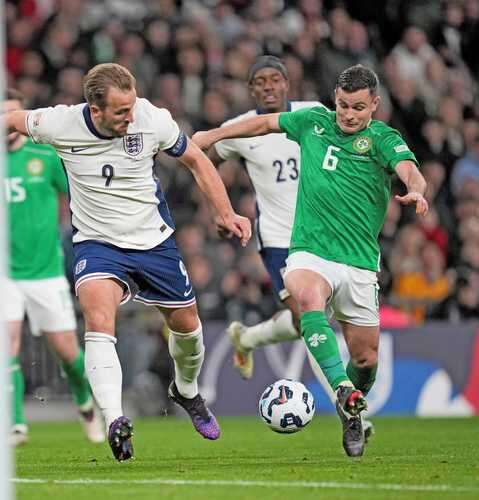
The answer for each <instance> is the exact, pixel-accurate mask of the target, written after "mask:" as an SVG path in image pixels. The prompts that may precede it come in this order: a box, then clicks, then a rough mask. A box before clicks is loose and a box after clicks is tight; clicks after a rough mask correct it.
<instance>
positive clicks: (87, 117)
mask: <svg viewBox="0 0 479 500" xmlns="http://www.w3.org/2000/svg"><path fill="white" fill-rule="evenodd" d="M83 118H84V119H85V123H86V126H87V127H88V130H89V131H90V132H91V133H92V134H93V135H94V136H95V137H98V139H107V140H110V141H111V140H112V139H114V137H108V136H107V135H103V134H100V132H98V130H97V129H96V128H95V125H94V124H93V120H92V119H91V114H90V107H89V106H88V104H85V106H83Z"/></svg>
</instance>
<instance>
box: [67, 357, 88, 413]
mask: <svg viewBox="0 0 479 500" xmlns="http://www.w3.org/2000/svg"><path fill="white" fill-rule="evenodd" d="M61 367H62V369H63V371H64V372H65V374H66V376H67V379H68V385H69V386H70V390H71V392H72V394H73V399H74V400H75V403H76V404H77V406H79V407H82V406H83V405H84V404H85V403H88V401H90V399H91V390H90V385H89V384H88V380H87V378H86V375H85V358H84V355H83V351H82V350H80V353H79V354H78V356H77V357H76V358H75V360H74V361H73V362H72V363H70V364H68V363H65V362H64V361H62V362H61Z"/></svg>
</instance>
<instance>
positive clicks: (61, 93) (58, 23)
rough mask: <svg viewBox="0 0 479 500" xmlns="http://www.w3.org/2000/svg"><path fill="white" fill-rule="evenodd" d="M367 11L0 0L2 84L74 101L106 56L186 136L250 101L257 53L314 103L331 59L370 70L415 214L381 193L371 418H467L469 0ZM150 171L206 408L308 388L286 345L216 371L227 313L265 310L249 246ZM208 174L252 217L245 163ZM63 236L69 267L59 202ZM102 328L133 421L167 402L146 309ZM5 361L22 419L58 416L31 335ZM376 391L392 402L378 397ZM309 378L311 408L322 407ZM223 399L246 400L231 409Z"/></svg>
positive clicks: (471, 150) (53, 378)
mask: <svg viewBox="0 0 479 500" xmlns="http://www.w3.org/2000/svg"><path fill="white" fill-rule="evenodd" d="M381 5H382V7H381V8H378V7H377V2H374V1H372V0H370V1H365V0H363V1H362V2H355V1H354V0H349V1H346V0H345V1H342V2H339V1H332V0H331V1H324V2H321V1H319V0H303V1H298V2H293V1H289V2H288V1H280V0H257V1H248V0H236V1H230V2H221V1H215V0H210V1H207V0H204V1H183V2H181V1H174V0H156V1H154V0H135V1H133V2H132V1H128V0H104V1H101V2H98V1H87V0H57V1H54V0H21V1H16V2H13V1H9V0H7V2H6V21H7V54H6V59H7V69H8V85H9V86H12V87H16V88H18V89H20V90H21V91H22V92H23V93H24V94H25V95H26V96H27V99H28V102H29V106H31V107H39V106H47V105H52V104H57V103H66V104H76V103H79V102H82V101H83V97H82V87H81V79H82V75H83V74H84V73H85V72H86V71H87V69H88V68H89V67H91V66H92V65H94V64H96V63H101V62H109V61H115V62H118V63H120V64H123V65H125V66H127V67H128V68H130V69H131V70H132V72H133V73H134V74H135V76H136V77H137V81H138V91H139V94H140V95H141V96H145V97H148V98H149V99H151V100H152V102H154V103H155V104H156V105H158V106H165V107H167V108H168V109H169V110H170V111H171V112H172V114H173V116H174V118H175V119H176V120H177V121H178V122H179V123H180V126H181V127H182V128H183V129H184V130H185V131H186V132H187V133H188V134H189V135H191V134H192V133H193V132H194V131H196V130H200V129H208V128H211V127H215V126H218V125H219V124H221V123H222V122H223V121H224V120H226V119H228V118H230V117H232V116H234V115H236V114H238V113H241V112H244V111H245V110H247V109H250V108H251V107H252V106H253V103H252V101H251V99H250V97H249V95H248V89H247V87H246V84H245V79H246V74H247V70H248V67H249V66H250V64H251V63H252V62H253V61H254V60H255V58H256V56H258V55H260V54H263V53H270V54H275V55H278V56H280V57H282V58H283V60H284V61H285V64H286V66H287V68H288V70H289V75H290V85H291V91H290V97H291V99H305V100H313V99H319V100H321V101H322V102H323V103H325V104H327V105H329V106H331V105H332V91H333V88H334V82H335V78H336V76H337V74H338V73H339V72H340V71H341V70H342V69H344V68H346V67H348V66H350V65H352V64H355V63H363V64H365V65H367V66H369V67H372V68H373V69H375V70H376V71H377V72H378V74H379V76H380V78H381V81H382V87H381V97H382V104H381V106H380V109H379V111H378V112H377V114H376V118H378V119H382V120H385V121H386V122H388V123H389V124H390V125H391V126H393V127H395V128H397V129H399V130H400V132H401V133H402V134H403V136H404V137H405V139H406V140H407V142H408V143H409V145H410V146H411V149H413V150H414V151H415V152H416V154H417V157H418V159H419V160H420V162H421V164H422V171H423V173H424V176H425V177H426V179H427V181H428V185H429V190H428V193H427V196H428V200H429V202H430V206H431V210H430V213H429V215H428V216H427V217H426V218H424V219H422V220H421V221H419V220H416V219H415V217H414V214H413V213H412V212H411V211H410V210H408V209H404V208H402V207H400V206H399V205H398V204H397V203H396V202H392V203H391V204H390V207H389V210H388V215H387V219H386V223H385V226H384V229H383V231H382V233H381V237H380V239H381V245H382V249H383V258H382V268H383V271H382V273H381V276H380V280H381V287H382V297H381V303H382V305H381V317H382V325H383V330H384V332H383V339H382V342H383V348H382V351H381V360H382V366H384V368H385V369H386V368H387V370H388V372H387V373H383V374H382V375H381V374H380V376H379V379H378V382H380V381H381V377H382V380H383V381H386V382H388V383H389V384H390V385H389V386H384V385H379V383H378V386H379V387H378V388H377V395H375V393H373V394H372V395H371V398H372V399H374V398H377V401H378V403H377V405H376V407H377V410H376V411H378V412H383V413H387V412H393V413H398V412H399V413H418V414H431V413H432V414H464V415H467V414H472V413H479V401H478V395H477V386H478V385H479V348H478V345H479V341H478V339H479V330H478V328H477V327H478V323H477V318H478V310H479V98H478V97H479V95H478V80H479V58H478V57H477V54H476V53H475V52H477V47H478V46H479V0H450V1H434V0H429V1H428V0H385V1H383V2H381ZM155 170H156V172H157V174H158V176H159V178H160V179H161V183H162V187H163V189H164V191H165V193H166V196H167V200H168V203H169V205H170V209H171V211H172V212H173V216H174V218H175V221H176V225H177V228H178V230H177V241H178V244H179V246H180V248H181V251H182V253H183V256H184V259H185V262H186V265H187V268H188V269H189V273H190V276H191V279H192V281H193V283H194V285H195V288H196V292H197V296H198V303H199V308H200V314H201V317H202V320H203V322H204V325H205V336H206V342H207V347H208V351H207V357H206V362H205V368H204V371H203V378H202V384H203V390H204V391H206V393H205V395H207V396H209V397H210V399H214V398H216V399H215V404H214V405H213V407H215V406H216V408H218V410H219V412H220V413H223V414H224V413H237V414H241V413H253V412H254V411H255V409H256V399H257V396H258V394H259V393H260V392H261V390H262V388H263V387H264V386H265V385H266V384H267V383H270V382H271V381H272V380H273V379H274V378H279V377H280V376H283V375H291V376H294V377H295V378H302V379H303V380H305V381H306V382H308V381H309V382H311V384H313V385H314V383H313V382H312V380H313V379H312V376H311V374H310V372H309V369H308V368H306V365H305V364H304V349H303V347H302V345H301V344H300V343H297V345H294V344H292V345H290V346H272V347H270V348H268V349H266V350H265V351H264V352H262V353H258V356H257V357H258V362H257V366H258V368H259V373H258V377H257V378H255V380H254V382H251V383H249V384H247V383H244V382H242V381H240V380H239V379H238V378H237V377H236V374H233V370H232V367H231V361H230V354H231V352H230V351H229V346H228V345H227V343H225V341H224V338H223V336H222V333H221V332H222V329H223V328H224V326H225V325H226V324H227V322H228V321H230V320H232V319H241V320H242V321H244V322H245V323H247V324H253V323H255V322H257V321H260V320H262V319H265V318H267V317H268V316H270V315H271V314H272V313H273V312H274V310H275V308H276V304H275V303H274V300H273V299H272V298H271V293H270V292H271V284H270V282H269V279H268V276H267V273H266V272H265V270H264V268H263V266H262V263H261V260H260V258H259V256H258V254H257V252H256V247H255V242H254V241H253V242H251V243H250V245H249V246H248V247H247V248H246V249H242V248H241V247H240V246H239V245H237V244H236V243H235V242H230V241H221V240H218V238H217V236H216V234H215V230H214V227H213V226H212V224H211V223H210V216H209V213H208V210H207V208H206V206H205V203H204V200H203V199H202V197H201V195H200V194H199V192H198V189H197V188H196V186H195V185H194V182H193V179H192V177H191V175H190V174H189V173H188V171H187V170H186V169H184V168H183V167H181V166H179V165H178V164H177V163H176V162H175V160H173V159H171V158H168V157H166V156H161V157H160V158H158V161H157V164H156V166H155ZM221 175H222V178H223V180H224V182H225V184H226V186H227V188H228V192H229V194H230V197H231V199H232V201H233V203H234V205H235V207H236V208H237V210H238V211H239V212H240V213H242V214H244V215H248V216H249V217H250V218H251V219H253V218H254V214H255V202H254V193H253V190H252V188H251V185H250V183H249V180H248V178H247V175H246V172H245V170H244V169H243V168H242V167H241V165H237V164H234V163H226V164H224V165H223V166H222V167H221ZM395 189H400V186H395ZM62 232H63V239H64V242H65V253H66V257H67V259H66V266H67V271H69V269H70V257H71V247H70V246H69V238H70V227H69V221H68V210H67V208H66V207H64V208H63V212H62ZM118 324H119V337H120V342H119V344H118V349H119V354H120V357H121V358H122V361H123V366H124V369H125V377H124V383H125V388H126V393H125V396H126V400H127V405H128V406H130V407H131V411H132V412H136V413H140V414H144V415H151V414H159V413H162V412H163V411H164V410H165V409H166V410H167V411H170V410H171V408H169V405H168V402H167V401H166V400H165V398H164V397H163V396H164V387H165V384H166V383H167V382H168V380H169V377H170V375H171V366H170V364H169V361H168V358H167V355H166V350H165V344H164V340H163V338H162V333H161V332H162V325H161V322H160V318H159V315H158V313H157V312H156V311H155V310H153V309H149V308H145V307H143V306H141V305H137V304H134V303H131V304H129V305H127V306H125V307H124V308H122V310H121V313H120V316H119V322H118ZM81 331H82V325H81V323H80V329H79V332H81ZM22 362H23V364H24V367H25V373H26V381H27V392H28V394H29V396H30V403H29V405H28V407H27V416H28V415H30V418H32V417H33V418H47V419H51V418H61V417H69V416H72V415H73V409H72V410H71V415H70V413H69V411H70V410H68V408H69V406H68V405H66V404H64V403H65V402H66V401H67V398H68V396H67V391H66V385H65V383H64V381H63V380H62V378H61V375H60V374H59V373H58V371H57V368H56V367H55V365H54V364H53V363H52V362H51V359H50V357H49V354H48V353H47V352H46V351H45V349H44V347H43V345H42V344H41V343H39V342H38V341H37V340H35V339H32V338H30V336H25V349H24V352H23V358H22ZM303 365H304V366H303ZM283 368H284V373H282V369H283ZM303 368H304V371H303ZM288 370H289V371H288ZM388 377H389V378H388ZM218 380H221V384H216V382H217V381H218ZM392 387H394V394H395V399H396V401H395V404H393V403H394V402H392V401H388V399H387V397H388V395H389V394H390V393H391V390H392ZM474 387H476V390H475V391H474V390H473V388H474ZM313 388H314V387H313ZM316 389H317V391H316V392H315V395H316V396H317V397H318V398H319V400H320V402H321V403H320V409H322V410H323V411H328V405H327V401H326V399H325V398H324V395H322V394H321V392H320V389H319V387H316ZM388 391H389V392H388ZM398 391H399V392H398ZM238 393H239V394H243V395H245V394H247V395H248V397H247V398H246V399H242V400H241V401H242V404H243V405H244V406H243V407H242V408H240V407H238V401H239V400H238V398H237V394H238ZM162 395H163V396H162ZM381 401H382V404H380V402H381ZM235 403H236V404H235Z"/></svg>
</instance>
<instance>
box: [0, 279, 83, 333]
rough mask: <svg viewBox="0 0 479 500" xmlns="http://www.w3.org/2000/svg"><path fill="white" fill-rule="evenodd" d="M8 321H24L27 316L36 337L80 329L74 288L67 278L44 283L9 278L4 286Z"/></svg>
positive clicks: (43, 280) (41, 281)
mask: <svg viewBox="0 0 479 500" xmlns="http://www.w3.org/2000/svg"><path fill="white" fill-rule="evenodd" d="M3 290H5V293H2V296H3V297H4V299H3V300H4V311H5V319H6V320H7V321H22V320H23V318H24V317H25V313H26V314H27V317H28V321H29V323H30V330H31V332H32V334H33V335H35V336H38V335H41V333H42V332H63V331H71V330H76V319H75V311H74V309H73V302H72V297H71V293H70V286H69V284H68V281H67V279H66V278H65V277H64V276H58V277H55V278H46V279H42V280H11V279H8V278H7V279H6V280H5V283H4V285H3V286H2V292H3Z"/></svg>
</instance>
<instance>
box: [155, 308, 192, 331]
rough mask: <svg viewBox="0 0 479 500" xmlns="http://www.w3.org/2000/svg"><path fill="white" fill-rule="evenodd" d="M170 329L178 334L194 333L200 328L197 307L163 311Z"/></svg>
mask: <svg viewBox="0 0 479 500" xmlns="http://www.w3.org/2000/svg"><path fill="white" fill-rule="evenodd" d="M162 312H163V315H164V316H165V319H166V323H167V325H168V327H169V328H170V329H171V330H173V331H176V332H193V331H194V330H196V329H197V328H198V327H199V326H200V318H199V317H198V311H197V309H196V306H189V307H182V308H178V309H169V310H167V309H162Z"/></svg>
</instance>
